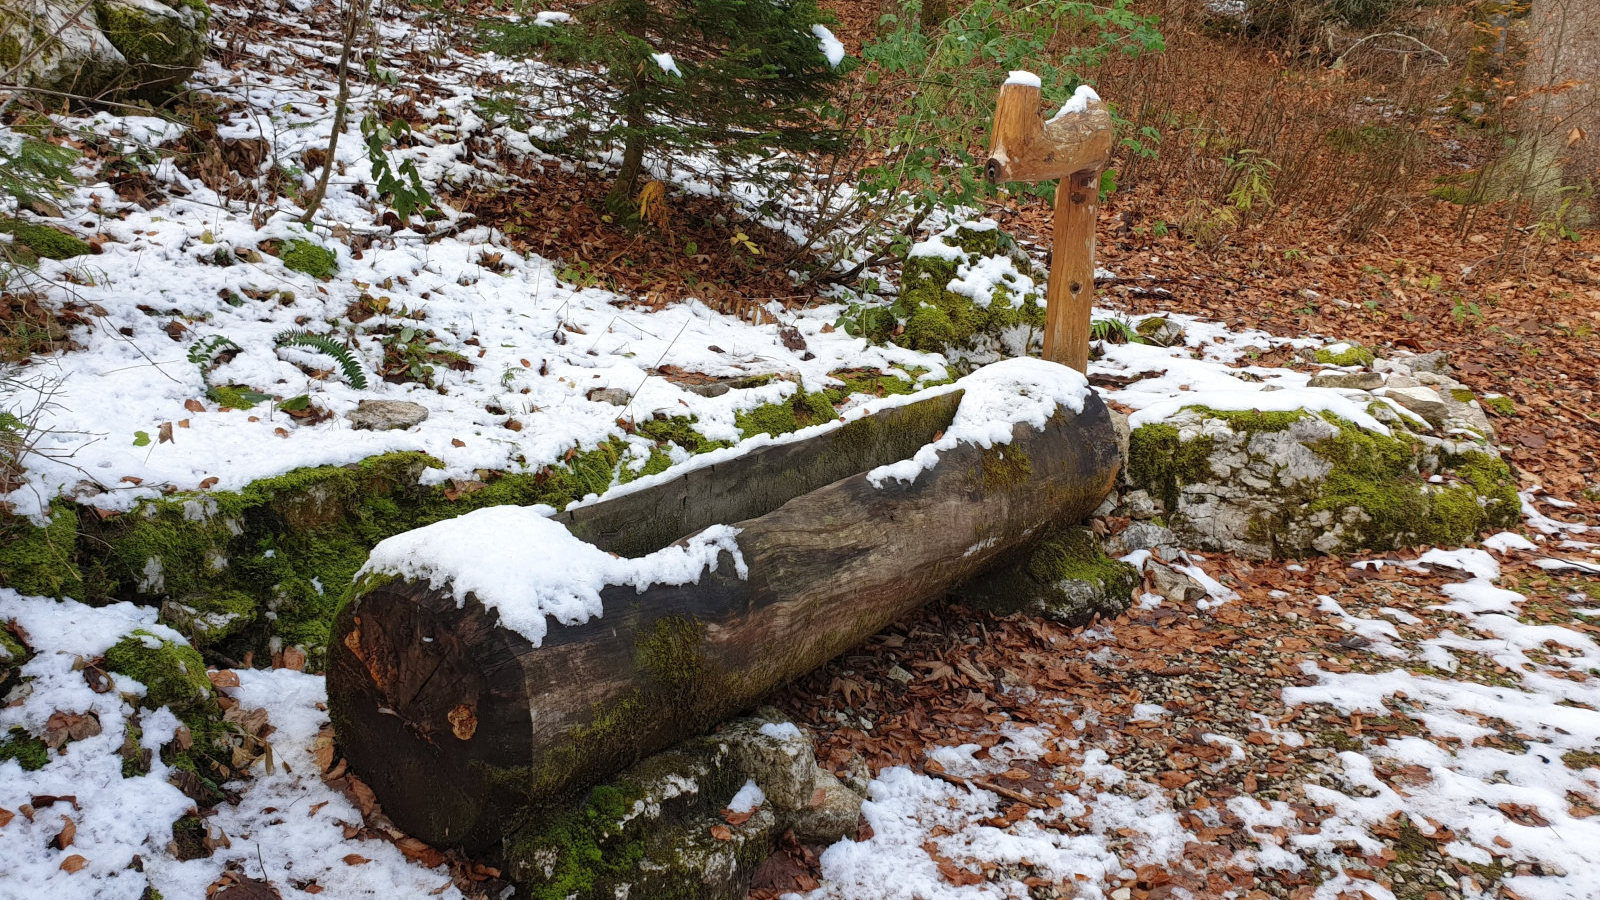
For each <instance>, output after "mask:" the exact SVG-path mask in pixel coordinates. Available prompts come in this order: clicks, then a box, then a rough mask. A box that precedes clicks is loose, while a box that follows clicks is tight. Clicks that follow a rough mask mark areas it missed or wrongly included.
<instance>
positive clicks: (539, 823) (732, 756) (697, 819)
mask: <svg viewBox="0 0 1600 900" xmlns="http://www.w3.org/2000/svg"><path fill="white" fill-rule="evenodd" d="M759 713H760V714H758V715H757V716H755V717H751V718H745V719H738V720H735V721H733V722H729V723H728V724H727V725H726V726H725V727H724V728H723V730H722V731H721V732H718V733H717V734H713V735H707V736H705V737H700V738H693V739H691V740H688V741H684V742H683V743H681V744H678V745H677V746H675V747H673V748H672V749H670V750H667V751H665V752H662V753H658V754H656V755H654V756H651V757H648V758H646V759H645V760H643V761H641V762H640V763H638V764H637V765H635V766H634V767H633V768H631V769H629V770H628V771H626V772H623V773H622V774H620V775H618V776H617V777H616V778H614V779H613V780H612V781H610V782H608V783H607V784H606V785H604V786H603V787H604V790H603V791H602V790H601V789H599V788H597V789H596V790H595V791H594V792H593V793H591V794H590V799H588V800H585V801H583V802H582V803H579V804H576V805H574V806H573V807H572V808H570V809H566V810H559V809H558V810H540V814H539V815H538V816H536V817H530V819H529V823H530V824H529V825H528V826H527V827H525V828H524V829H523V830H522V831H519V832H517V833H516V834H513V835H512V836H511V837H509V838H508V839H507V840H506V842H505V844H504V854H503V855H504V861H505V866H504V871H505V873H506V876H507V877H508V878H509V879H510V880H511V881H512V882H513V883H514V884H515V885H516V886H517V887H518V888H520V889H521V892H522V894H524V895H535V896H543V895H544V894H546V893H548V891H549V890H550V889H551V888H553V887H556V886H557V885H559V884H562V881H561V879H562V877H563V875H564V874H565V873H567V872H569V871H570V868H569V866H570V865H572V864H573V862H574V861H572V860H569V859H568V858H567V854H570V853H574V852H582V850H581V849H575V848H574V845H575V843H576V844H579V845H580V846H581V845H582V844H583V843H585V842H592V846H594V847H597V848H598V849H599V851H600V852H601V853H602V854H605V855H606V856H607V857H608V858H609V857H610V856H611V855H612V854H617V855H618V856H619V857H620V856H621V855H622V854H624V853H630V852H631V853H636V854H637V856H635V857H632V858H633V859H634V860H635V861H634V862H632V863H630V864H628V865H624V866H616V867H609V868H608V869H607V870H606V871H605V872H604V873H596V876H597V880H596V881H595V883H594V884H593V885H591V886H589V888H588V889H586V890H585V891H584V892H583V893H582V894H581V896H582V897H585V898H590V897H608V898H609V897H634V898H641V897H669V896H670V897H696V898H703V900H743V898H744V897H745V896H746V893H747V891H748V890H749V887H750V881H751V879H752V878H753V877H754V875H755V871H756V869H757V867H759V866H760V865H761V863H762V862H763V861H765V860H766V858H767V857H768V856H769V855H771V853H772V851H773V849H774V848H775V847H776V845H777V841H778V838H779V837H780V836H781V835H782V834H783V833H784V832H785V831H788V830H793V831H794V832H795V834H796V836H797V837H799V838H800V839H801V840H803V841H809V842H813V843H822V844H831V843H833V842H835V841H837V840H839V839H840V838H841V837H845V836H848V835H854V834H855V830H856V823H857V821H858V820H859V819H860V815H861V802H862V795H861V794H859V793H857V792H855V791H853V790H851V789H850V788H848V787H846V786H845V785H844V784H843V783H841V782H840V781H839V779H838V778H836V777H834V776H833V775H832V774H831V773H828V772H823V771H821V770H819V769H818V768H817V764H816V756H815V749H814V748H813V746H812V744H811V741H810V739H809V738H807V737H806V736H805V734H804V732H799V731H798V730H796V729H791V728H781V729H774V728H769V729H767V733H762V730H761V729H762V726H764V725H769V724H772V725H777V724H779V723H780V722H781V721H782V718H783V717H782V716H781V714H779V713H778V712H777V711H775V710H762V711H759ZM775 720H777V721H775ZM746 780H753V781H755V783H756V785H757V786H758V787H759V788H761V791H762V793H763V795H764V797H765V799H764V800H763V801H762V803H761V804H760V806H758V807H757V808H756V809H754V810H753V811H751V813H750V814H749V816H748V818H745V819H743V820H741V819H740V817H737V816H730V815H725V814H724V810H725V808H726V807H727V806H728V804H729V802H730V801H731V800H732V799H733V796H734V795H735V794H736V793H737V792H738V791H739V790H740V788H741V787H742V786H743V785H744V783H745V782H746ZM602 797H603V798H604V799H603V800H596V799H594V798H602ZM724 829H726V830H724ZM574 838H577V839H579V840H577V841H575V840H574ZM576 863H577V865H580V866H587V865H589V863H588V862H587V861H585V860H578V861H576Z"/></svg>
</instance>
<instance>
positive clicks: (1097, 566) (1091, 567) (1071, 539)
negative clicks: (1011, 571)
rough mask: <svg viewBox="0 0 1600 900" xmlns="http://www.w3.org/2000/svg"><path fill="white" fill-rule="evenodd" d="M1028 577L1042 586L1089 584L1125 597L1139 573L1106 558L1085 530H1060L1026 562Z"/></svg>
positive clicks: (1036, 549) (1125, 564) (1090, 534)
mask: <svg viewBox="0 0 1600 900" xmlns="http://www.w3.org/2000/svg"><path fill="white" fill-rule="evenodd" d="M1028 574H1029V575H1031V576H1032V577H1033V578H1034V579H1035V580H1036V581H1038V582H1040V583H1041V584H1048V583H1050V582H1054V581H1088V582H1093V583H1095V584H1098V585H1101V586H1102V587H1104V588H1106V589H1108V590H1111V589H1116V590H1121V592H1122V593H1123V594H1124V596H1126V595H1127V594H1128V593H1130V592H1131V591H1132V590H1133V587H1134V584H1135V582H1137V581H1138V570H1137V569H1135V568H1134V567H1133V566H1131V565H1129V564H1128V563H1125V562H1123V561H1121V560H1119V559H1112V558H1111V557H1109V556H1106V554H1105V551H1103V550H1101V549H1100V542H1099V541H1097V540H1095V538H1094V534H1093V533H1092V532H1091V531H1089V529H1087V528H1062V529H1058V530H1056V531H1055V532H1052V533H1051V535H1050V536H1049V538H1047V539H1046V540H1044V541H1041V542H1040V543H1039V546H1038V547H1037V548H1035V550H1034V551H1033V555H1032V556H1031V557H1029V559H1028Z"/></svg>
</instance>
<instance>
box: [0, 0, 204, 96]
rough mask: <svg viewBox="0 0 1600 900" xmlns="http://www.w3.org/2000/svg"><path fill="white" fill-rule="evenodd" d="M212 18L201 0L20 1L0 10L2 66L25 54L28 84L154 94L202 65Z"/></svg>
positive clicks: (85, 92)
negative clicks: (169, 1)
mask: <svg viewBox="0 0 1600 900" xmlns="http://www.w3.org/2000/svg"><path fill="white" fill-rule="evenodd" d="M209 17H210V12H209V10H208V9H207V8H206V6H205V4H204V3H203V2H201V0H181V2H179V0H175V2H174V3H173V4H172V5H167V4H165V3H160V2H157V0H95V2H94V3H92V4H90V5H89V6H88V7H85V6H84V4H81V3H78V2H76V0H19V2H15V3H7V4H6V5H5V6H4V7H3V8H0V69H8V68H10V67H12V66H15V65H17V63H18V62H19V60H21V59H23V58H27V61H26V62H25V63H23V64H22V68H21V69H20V70H19V71H18V73H17V74H16V79H17V80H18V81H20V82H21V83H23V84H25V85H27V86H29V87H32V88H39V89H43V90H49V91H64V92H68V93H73V94H78V95H81V96H88V97H99V96H103V95H107V94H110V95H122V96H135V97H142V98H146V99H156V98H158V97H160V96H162V95H164V94H166V93H169V92H170V91H171V90H172V89H173V88H174V87H176V86H178V85H180V84H182V83H183V82H184V81H185V80H187V79H188V77H189V76H190V75H191V74H193V72H194V70H195V68H196V67H197V66H198V65H199V63H200V60H201V59H202V57H203V56H204V55H205V49H206V26H207V21H208V19H209Z"/></svg>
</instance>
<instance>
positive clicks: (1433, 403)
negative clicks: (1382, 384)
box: [1383, 384, 1450, 428]
mask: <svg viewBox="0 0 1600 900" xmlns="http://www.w3.org/2000/svg"><path fill="white" fill-rule="evenodd" d="M1383 396H1385V397H1388V398H1389V399H1390V400H1393V401H1394V402H1396V403H1398V404H1400V405H1401V406H1403V407H1405V408H1406V409H1409V410H1411V411H1412V412H1414V413H1416V414H1417V415H1419V416H1421V417H1422V418H1424V419H1427V420H1428V424H1429V425H1432V426H1434V427H1435V428H1439V427H1442V426H1443V425H1444V421H1445V419H1446V418H1447V417H1448V416H1449V415H1450V407H1448V406H1446V405H1445V402H1444V398H1443V397H1441V396H1439V392H1438V391H1436V390H1434V389H1433V388H1427V387H1422V386H1421V385H1420V384H1419V385H1417V386H1416V387H1395V386H1393V385H1392V384H1391V385H1390V386H1389V387H1386V388H1384V391H1383Z"/></svg>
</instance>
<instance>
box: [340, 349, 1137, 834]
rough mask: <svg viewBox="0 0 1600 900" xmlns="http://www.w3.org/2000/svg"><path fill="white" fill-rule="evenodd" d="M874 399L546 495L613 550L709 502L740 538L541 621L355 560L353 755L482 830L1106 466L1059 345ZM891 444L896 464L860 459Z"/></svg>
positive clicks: (1080, 506)
mask: <svg viewBox="0 0 1600 900" xmlns="http://www.w3.org/2000/svg"><path fill="white" fill-rule="evenodd" d="M1016 376H1020V377H1016ZM1052 382H1053V383H1052ZM1051 391H1056V392H1057V394H1058V396H1057V397H1056V399H1054V400H1051V399H1049V398H1048V397H1047V396H1045V395H1048V394H1050V393H1051ZM1030 396H1031V397H1033V398H1034V400H1035V401H1036V402H1035V405H1034V406H1032V407H1028V406H1027V404H1026V403H1024V404H1021V408H1020V411H1019V409H1017V408H1014V409H1012V410H1010V411H1009V412H1007V411H1005V410H1004V408H1005V407H1007V406H1008V405H1009V406H1011V407H1017V404H1016V403H1014V402H1013V401H1014V399H1015V398H1016V397H1024V398H1026V397H1030ZM1041 397H1043V399H1040V398H1041ZM1008 398H1010V399H1008ZM891 399H892V400H895V401H901V400H903V401H905V402H899V403H897V405H892V406H887V407H884V408H880V409H877V410H876V411H869V413H868V414H865V415H861V416H859V417H855V418H853V419H852V420H851V421H848V422H834V423H830V424H828V425H823V426H816V427H813V428H810V429H807V430H805V431H803V432H797V433H796V434H795V435H791V436H787V437H785V438H783V439H779V440H776V441H772V442H770V443H766V444H763V445H760V446H754V447H750V448H749V449H743V450H736V451H734V452H732V453H729V454H728V455H727V456H726V457H724V458H713V459H712V461H711V462H710V464H704V463H703V462H702V461H700V460H694V461H690V462H689V463H686V464H684V465H683V466H681V467H680V468H681V469H682V470H683V471H682V472H681V474H678V475H676V476H673V475H672V473H673V471H674V470H668V472H667V473H664V474H663V476H659V477H660V478H661V479H662V480H660V481H659V482H657V483H653V484H650V485H648V486H645V487H643V488H640V489H635V490H627V492H625V493H621V494H619V495H617V496H615V497H613V498H609V499H602V500H601V501H600V502H596V503H592V504H590V505H586V506H581V507H579V508H576V509H570V510H568V511H567V512H564V513H561V514H559V515H558V516H557V517H556V518H557V521H559V522H561V523H562V524H563V525H565V526H566V528H567V529H568V530H569V531H570V533H571V535H573V536H575V537H576V538H579V539H581V540H582V541H584V542H587V543H589V544H593V545H594V546H596V547H599V548H601V549H603V550H609V551H613V552H614V553H616V554H619V555H621V556H624V557H634V556H641V555H644V554H648V553H651V552H652V551H656V550H658V549H660V548H663V547H667V546H668V545H672V544H674V543H675V542H677V543H678V544H680V545H681V544H682V543H683V542H684V541H685V540H688V539H691V538H692V536H694V535H696V534H697V533H701V534H703V533H704V530H705V529H707V528H708V527H719V528H720V527H722V526H725V525H731V526H732V527H733V528H734V529H736V531H737V533H736V536H735V538H734V540H735V541H736V545H737V551H738V553H737V557H736V556H735V554H733V553H730V552H719V553H718V554H717V555H716V556H715V557H714V558H715V560H716V562H715V567H714V568H710V567H708V568H707V569H706V570H705V571H702V572H700V573H699V575H698V576H697V577H698V580H697V581H695V582H692V583H685V584H676V585H674V584H650V585H648V586H645V587H643V588H642V589H641V588H636V587H635V586H633V585H627V584H608V585H607V586H606V587H604V589H603V591H601V592H600V598H601V601H602V603H603V612H601V614H600V615H598V616H597V617H594V618H590V619H588V620H587V621H582V622H581V623H578V624H568V625H561V624H558V623H557V622H556V620H554V619H550V620H548V631H546V632H542V633H541V634H539V635H538V638H539V639H538V640H537V641H536V640H530V638H529V637H528V636H527V635H526V634H524V633H522V632H519V631H518V630H516V629H514V628H510V627H506V625H505V624H504V623H503V622H502V620H501V618H500V616H499V615H498V613H497V611H496V610H494V609H492V608H487V607H486V606H485V605H484V604H483V603H480V602H478V599H477V598H476V597H474V596H472V595H470V594H469V595H467V596H465V597H458V596H457V595H456V594H455V593H453V592H452V590H451V588H450V586H449V585H448V584H441V585H440V586H438V587H430V583H438V582H437V580H434V581H432V582H430V581H429V580H426V579H417V578H412V579H409V580H408V579H406V578H371V577H368V578H366V579H364V580H359V581H358V585H357V588H355V589H354V592H353V596H352V598H351V599H350V601H349V602H348V603H347V604H346V605H345V607H344V608H343V610H342V611H341V613H340V614H339V616H338V619H337V621H336V623H335V626H334V634H333V640H332V641H331V642H330V659H329V673H328V694H329V705H330V710H331V715H332V718H333V722H334V725H335V728H336V730H337V733H338V740H339V743H340V745H341V748H342V750H343V752H344V754H345V757H346V758H347V759H348V760H349V763H350V767H351V769H353V770H354V771H355V772H356V773H357V774H358V775H360V777H361V778H363V779H364V780H365V781H366V782H367V783H368V784H369V785H370V786H371V788H372V790H373V791H374V793H375V794H376V795H377V798H378V800H379V801H380V802H381V803H382V805H383V808H384V810H385V811H386V812H387V813H388V815H389V816H390V817H391V818H392V819H393V820H394V822H395V823H396V824H397V825H398V826H399V827H400V828H402V829H404V830H405V831H406V832H408V833H410V834H412V835H414V836H416V837H418V838H421V839H422V840H424V841H427V842H429V843H431V844H435V845H439V846H461V847H465V848H467V849H469V850H477V849H482V848H485V847H488V846H491V845H492V844H493V843H494V842H495V841H496V840H497V839H498V838H499V837H501V836H502V835H503V834H504V833H505V831H506V830H507V829H508V828H510V827H511V826H512V825H513V824H515V821H514V820H515V818H516V817H515V813H516V812H517V811H518V810H525V809H527V808H529V807H530V806H531V807H533V808H535V809H537V808H538V807H540V806H541V805H544V804H549V803H553V802H555V801H558V800H561V799H563V798H566V797H570V796H572V795H573V794H574V793H575V792H576V791H578V790H580V789H582V788H583V787H585V786H587V785H589V784H592V783H594V782H596V781H598V780H600V779H603V778H605V777H607V776H609V775H611V774H613V773H615V772H617V771H618V770H620V769H621V768H623V767H624V766H627V765H629V764H631V763H633V762H635V761H636V760H638V759H640V758H642V757H644V756H646V755H648V754H651V753H654V752H656V751H659V750H661V749H663V748H665V747H667V746H668V745H670V744H672V743H674V742H676V741H679V740H681V739H683V738H685V737H688V736H691V735H693V734H695V733H698V732H702V731H704V730H707V729H709V728H711V727H712V726H714V725H715V724H717V723H718V722H720V721H721V720H723V719H725V718H727V717H729V716H731V715H733V714H736V713H738V712H740V711H742V710H745V709H748V708H750V707H752V706H754V705H755V704H756V703H757V701H758V700H759V699H760V698H761V697H762V696H763V695H764V694H766V693H767V692H769V691H771V690H772V689H773V688H775V687H777V686H779V685H781V684H783V683H784V682H786V681H789V680H791V679H794V678H797V677H799V676H801V675H804V674H806V673H807V672H809V671H811V670H812V669H814V668H816V667H817V666H820V665H821V664H823V663H825V662H827V661H828V660H830V659H832V658H833V657H835V656H837V655H838V654H840V653H842V652H844V651H846V650H848V649H850V648H851V647H854V646H856V645H857V644H859V643H860V642H862V641H863V640H865V639H866V638H867V637H869V636H870V635H872V634H873V633H874V632H876V631H878V630H880V629H882V628H883V627H884V626H886V625H888V624H890V623H892V622H893V621H895V620H896V619H897V618H899V617H901V616H903V615H904V614H906V613H907V612H909V611H911V610H912V609H914V608H916V607H917V606H918V605H920V604H922V603H924V602H926V601H927V600H929V599H931V598H934V597H937V596H940V595H942V594H944V593H945V592H946V591H948V590H949V589H951V588H952V587H954V586H956V585H958V584H959V583H961V582H962V581H963V580H965V579H968V578H970V577H972V576H973V575H975V574H977V573H979V572H981V571H982V570H983V569H984V568H985V567H986V566H989V565H991V564H992V563H994V562H995V561H996V560H997V559H999V558H1001V557H1002V556H1003V555H1004V554H1006V553H1008V552H1010V551H1015V550H1016V549H1018V548H1019V547H1020V546H1022V545H1024V544H1025V543H1026V542H1028V541H1029V540H1030V537H1031V536H1032V535H1034V534H1035V533H1036V532H1038V531H1040V530H1041V529H1043V528H1044V527H1045V526H1047V525H1050V524H1051V523H1059V522H1077V521H1081V520H1082V519H1083V518H1084V517H1086V516H1087V515H1088V514H1089V513H1090V512H1091V511H1092V510H1093V509H1094V508H1095V507H1096V506H1097V505H1098V504H1099V503H1100V502H1101V500H1102V499H1104V497H1105V496H1106V494H1107V493H1108V492H1109V491H1110V489H1111V487H1112V483H1113V481H1114V479H1115V477H1116V472H1117V466H1118V455H1117V450H1116V439H1115V435H1114V432H1113V428H1112V424H1111V419H1110V416H1109V414H1108V412H1107V410H1106V408H1105V405H1104V404H1103V403H1102V402H1101V401H1100V398H1099V397H1098V396H1097V395H1095V394H1094V393H1093V392H1092V391H1090V390H1088V388H1087V385H1086V383H1085V382H1084V381H1083V378H1082V376H1081V375H1079V374H1078V373H1076V372H1073V371H1071V370H1069V369H1067V368H1065V367H1062V366H1058V365H1055V364H1053V363H1046V362H1043V361H1040V360H1008V361H1006V362H1002V363H996V364H995V365H994V366H990V367H986V368H985V369H980V370H979V371H978V372H976V373H974V374H973V375H971V376H968V377H967V378H965V379H962V380H961V381H958V382H956V383H955V384H954V385H947V386H945V387H942V388H935V389H933V390H931V391H927V392H923V393H922V394H918V395H913V396H912V397H910V398H891ZM1074 407H1076V408H1074ZM1007 415H1010V418H1007ZM1007 440H1008V441H1009V442H1007ZM750 443H752V442H747V444H750ZM985 444H989V446H984V445H985ZM908 460H909V461H912V462H909V463H908V462H904V461H908ZM895 463H901V466H900V474H901V475H905V474H906V473H907V471H908V470H907V467H909V472H911V473H913V474H914V477H912V478H910V480H906V479H905V478H903V477H896V476H895V475H894V474H886V473H885V471H883V470H879V471H877V472H874V471H873V470H875V469H878V467H880V466H887V465H890V464H895ZM630 487H631V486H630ZM624 490H626V489H624ZM456 521H460V520H456ZM451 524H452V523H449V522H447V523H440V524H439V525H434V526H429V528H430V529H437V528H441V527H449V526H450V525H451ZM419 533H420V532H414V533H413V534H419ZM562 536H563V537H565V535H562ZM381 549H382V548H381V545H380V550H381ZM378 552H379V551H374V553H375V558H376V554H377V553H378Z"/></svg>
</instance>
